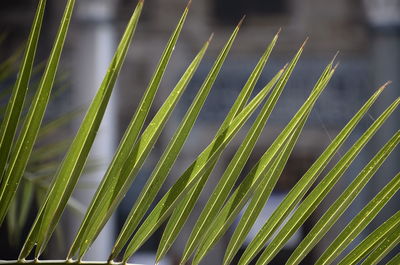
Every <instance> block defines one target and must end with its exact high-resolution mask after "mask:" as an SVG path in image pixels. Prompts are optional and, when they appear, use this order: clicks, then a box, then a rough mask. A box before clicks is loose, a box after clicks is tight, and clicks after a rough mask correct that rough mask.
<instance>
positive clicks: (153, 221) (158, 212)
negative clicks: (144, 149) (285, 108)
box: [123, 71, 282, 261]
mask: <svg viewBox="0 0 400 265" xmlns="http://www.w3.org/2000/svg"><path fill="white" fill-rule="evenodd" d="M281 74H282V71H280V72H279V73H278V74H277V78H279V76H280V75H281ZM267 93H268V91H266V90H261V91H260V92H259V93H258V94H257V95H256V96H255V97H254V98H253V100H252V101H251V102H250V103H249V104H248V105H247V106H246V107H245V108H244V109H243V110H242V111H241V112H240V114H239V115H237V117H236V118H235V119H234V120H233V121H232V123H231V124H230V125H229V126H228V127H227V128H226V129H225V130H224V131H223V132H222V133H221V134H220V135H219V136H218V137H217V138H215V139H214V140H213V141H212V142H211V143H210V144H209V146H208V147H207V148H206V149H205V150H204V151H203V152H202V153H201V154H200V155H199V156H198V157H197V159H196V160H195V161H194V162H193V163H192V164H191V165H190V166H189V167H188V169H187V170H186V171H185V172H184V173H183V174H182V176H181V177H180V178H179V179H178V181H177V182H176V183H175V184H174V185H173V186H172V187H171V188H170V190H169V191H168V192H167V193H166V194H165V195H164V196H163V198H162V199H161V200H160V201H159V203H158V204H157V205H156V207H155V208H154V209H153V211H152V212H151V213H150V215H149V216H148V217H147V218H146V220H145V221H144V223H143V224H142V226H141V227H140V228H139V230H138V232H137V233H136V234H135V235H134V237H133V239H132V240H131V241H130V243H129V245H128V247H127V250H126V251H125V254H124V257H123V260H124V261H127V260H128V259H129V257H130V256H132V255H133V254H134V252H135V251H136V250H137V249H138V248H139V247H140V246H141V245H142V244H143V243H144V241H146V239H147V238H148V237H149V236H150V235H151V234H152V233H154V231H155V230H156V229H157V228H158V227H159V226H160V225H161V224H162V223H163V221H164V220H165V219H166V218H167V217H168V216H169V215H170V214H171V213H172V210H173V209H174V208H175V206H176V205H177V203H178V202H179V201H180V199H182V197H183V196H184V195H185V194H187V192H188V191H189V190H190V189H191V188H192V187H193V186H194V185H195V184H196V183H197V182H198V181H199V179H200V177H201V176H202V175H203V174H204V173H205V172H206V171H207V170H208V169H209V167H210V166H211V164H212V163H213V162H214V161H215V160H216V159H217V158H218V157H219V154H220V153H221V152H222V151H223V150H224V149H225V147H226V145H227V144H228V143H229V142H230V141H231V140H232V138H233V137H234V136H235V135H236V133H237V132H238V131H239V129H240V128H241V127H242V126H243V124H244V123H245V122H246V121H247V119H248V118H249V117H250V115H251V114H252V113H253V112H254V110H255V109H256V108H257V107H258V106H259V104H260V103H261V102H262V100H263V99H264V98H265V96H266V95H267ZM220 143H222V144H220ZM214 147H216V148H214Z"/></svg>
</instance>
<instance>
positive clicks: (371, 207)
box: [315, 173, 400, 265]
mask: <svg viewBox="0 0 400 265" xmlns="http://www.w3.org/2000/svg"><path fill="white" fill-rule="evenodd" d="M399 189H400V173H398V174H397V175H396V176H395V177H394V178H393V179H392V180H391V181H390V182H389V183H388V184H386V186H385V187H384V188H383V189H381V191H380V192H379V193H378V194H377V195H376V196H375V197H374V198H373V199H372V200H371V201H370V202H369V203H368V204H367V205H366V206H365V207H364V208H363V209H362V210H361V211H360V212H359V213H358V214H357V215H356V216H355V217H354V218H353V219H352V220H351V221H350V223H349V224H348V225H347V226H346V227H345V228H344V229H343V230H342V232H341V233H340V234H339V235H338V236H337V237H336V239H335V240H334V241H333V242H332V243H331V244H330V245H329V247H328V248H327V249H326V250H325V251H324V253H323V254H322V255H321V257H320V258H319V259H318V260H317V262H316V263H315V264H318V265H320V264H330V263H331V262H332V261H333V260H334V259H335V258H336V257H337V256H338V255H339V254H340V253H341V252H342V251H343V250H344V249H345V248H346V247H347V246H348V245H349V244H350V242H351V241H352V240H353V239H354V238H355V237H356V236H357V235H358V234H359V233H361V231H362V230H363V229H364V228H365V227H366V226H367V225H368V224H369V223H370V222H371V221H372V219H373V218H374V217H375V216H376V215H377V214H378V213H379V211H380V210H381V209H382V208H383V206H385V204H386V203H387V202H388V201H389V200H390V198H392V196H393V195H394V194H395V193H396V192H397V191H398V190H399Z"/></svg>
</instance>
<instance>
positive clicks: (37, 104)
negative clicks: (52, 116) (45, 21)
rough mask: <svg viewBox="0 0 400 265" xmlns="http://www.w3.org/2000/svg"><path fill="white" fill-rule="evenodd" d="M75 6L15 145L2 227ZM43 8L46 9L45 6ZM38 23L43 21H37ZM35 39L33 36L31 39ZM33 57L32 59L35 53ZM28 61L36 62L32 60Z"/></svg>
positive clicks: (2, 201)
mask: <svg viewBox="0 0 400 265" xmlns="http://www.w3.org/2000/svg"><path fill="white" fill-rule="evenodd" d="M74 3H75V1H74V0H69V1H68V3H67V6H66V8H65V11H64V15H63V18H62V22H61V25H60V28H59V30H58V33H57V37H56V41H55V43H54V46H53V49H52V51H51V54H50V57H49V60H48V62H47V65H46V69H45V72H44V74H43V76H42V79H41V80H40V84H39V88H38V90H37V91H36V94H35V97H34V99H33V102H32V103H31V106H30V108H29V111H28V114H27V116H26V118H25V121H24V124H23V126H22V129H21V133H20V134H19V137H18V139H17V141H16V143H15V148H14V151H13V153H12V154H11V156H10V161H9V164H8V167H7V171H6V172H5V175H4V178H3V181H2V183H1V187H0V224H1V223H2V221H3V219H4V217H5V215H6V213H7V209H8V207H9V205H10V203H11V200H12V198H13V197H14V194H15V192H16V190H17V187H18V184H19V182H20V180H21V178H22V176H23V173H24V170H25V167H26V165H27V163H28V159H29V156H30V154H31V152H32V148H33V145H34V143H35V141H36V138H37V134H38V131H39V128H40V125H41V123H42V119H43V116H44V112H45V110H46V107H47V103H48V100H49V97H50V92H51V89H52V87H53V83H54V78H55V75H56V72H57V68H58V62H59V60H60V56H61V52H62V49H63V46H64V41H65V38H66V35H67V30H68V26H69V22H70V19H71V15H72V10H73V6H74ZM41 8H44V6H43V7H41ZM38 12H39V13H38V19H39V17H41V16H42V15H40V13H41V12H42V11H41V10H38ZM37 23H40V22H39V21H38V22H37ZM38 26H39V25H38ZM38 30H39V29H38ZM36 34H38V33H36ZM32 38H34V36H32ZM32 53H33V51H32ZM31 55H32V56H33V54H31ZM27 60H33V58H32V59H27ZM27 63H28V64H31V62H28V61H27ZM26 71H29V72H30V70H29V69H27V70H26ZM28 76H29V75H27V76H25V77H24V78H27V77H28ZM21 81H23V80H21ZM23 82H24V83H26V82H28V81H26V80H25V81H23ZM22 89H23V88H22ZM21 104H22V102H21ZM20 107H21V106H20ZM15 122H17V120H15ZM15 126H16V125H15ZM10 141H11V140H10Z"/></svg>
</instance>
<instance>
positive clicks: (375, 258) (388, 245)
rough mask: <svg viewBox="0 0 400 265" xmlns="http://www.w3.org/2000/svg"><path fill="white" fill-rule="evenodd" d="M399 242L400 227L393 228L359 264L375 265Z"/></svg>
mask: <svg viewBox="0 0 400 265" xmlns="http://www.w3.org/2000/svg"><path fill="white" fill-rule="evenodd" d="M399 242H400V226H399V225H398V226H397V227H394V228H393V229H392V230H391V231H389V234H388V235H387V236H386V237H385V238H384V239H383V240H381V243H380V244H379V245H378V246H377V247H376V248H375V249H374V251H372V253H371V254H370V255H369V256H368V257H367V258H366V259H365V260H364V261H363V263H361V265H367V264H368V265H376V264H378V263H379V261H381V260H382V259H383V258H384V257H385V256H386V255H387V254H388V253H389V252H390V251H391V250H392V249H393V248H394V247H396V246H397V245H398V244H399Z"/></svg>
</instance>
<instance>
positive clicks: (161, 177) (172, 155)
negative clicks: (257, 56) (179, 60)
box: [109, 27, 239, 260]
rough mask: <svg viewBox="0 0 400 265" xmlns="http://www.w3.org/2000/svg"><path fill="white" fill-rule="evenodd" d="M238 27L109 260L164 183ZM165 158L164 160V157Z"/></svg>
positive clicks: (148, 182)
mask: <svg viewBox="0 0 400 265" xmlns="http://www.w3.org/2000/svg"><path fill="white" fill-rule="evenodd" d="M238 30H239V27H237V28H236V29H235V31H234V33H233V34H232V36H231V37H230V39H229V40H228V42H227V44H226V45H225V46H224V48H223V49H222V51H221V53H220V55H219V56H218V58H217V59H216V61H215V63H214V65H213V67H212V68H211V70H210V72H209V74H208V75H207V77H206V79H205V81H204V82H203V84H202V86H201V88H200V91H199V92H198V95H197V96H196V98H195V99H194V101H193V103H192V105H191V107H190V108H189V111H188V113H187V114H186V115H185V117H184V119H183V121H182V122H181V124H180V125H179V128H178V130H177V132H176V134H175V135H174V136H173V138H172V140H171V142H170V143H169V144H168V147H167V149H166V151H165V152H164V154H163V156H162V158H161V159H160V161H159V163H158V165H157V166H156V171H153V173H152V176H150V178H149V180H148V181H147V183H146V185H145V187H144V188H143V190H142V192H141V194H140V195H139V199H138V200H137V201H136V203H135V206H134V207H133V209H132V210H131V212H130V213H129V216H128V218H127V220H126V221H125V224H124V226H123V228H122V230H121V232H120V235H119V236H118V239H117V242H116V244H115V246H114V247H113V250H112V253H111V256H110V257H109V260H112V259H114V258H115V257H116V256H117V255H118V254H119V253H120V252H121V250H122V248H123V246H124V245H125V244H126V243H127V241H128V239H129V237H130V236H131V235H132V233H133V231H134V230H135V229H136V228H137V225H138V224H139V222H140V220H141V219H142V218H143V216H144V214H145V213H146V211H147V210H148V208H149V206H150V205H151V203H152V201H153V200H154V198H155V196H156V194H157V192H158V191H159V189H160V188H161V186H162V184H163V183H164V181H165V179H166V177H167V175H168V173H169V171H170V169H171V167H172V165H173V163H174V162H175V160H176V158H177V156H178V155H179V153H180V150H181V149H182V147H183V144H184V143H185V140H186V138H187V137H188V136H189V132H190V130H191V128H192V127H193V125H194V122H195V119H196V117H197V116H198V114H199V112H200V110H201V107H202V106H203V104H204V101H205V99H206V96H207V95H208V93H209V91H210V89H211V87H212V86H213V84H214V82H215V79H216V78H217V76H218V73H219V71H220V69H221V67H222V65H223V63H224V61H225V58H226V56H227V54H228V53H229V51H230V48H231V47H232V43H233V41H234V39H235V37H236V35H237V32H238ZM185 127H186V128H185ZM178 140H179V141H178ZM167 158H168V160H166V159H167ZM154 174H155V175H154ZM156 178H157V179H156ZM156 181H157V182H156ZM149 189H151V190H152V191H151V193H149ZM143 200H146V202H145V204H144V203H141V201H143Z"/></svg>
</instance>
